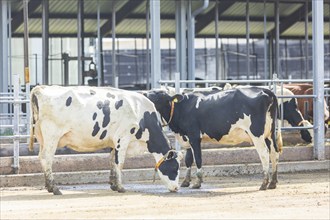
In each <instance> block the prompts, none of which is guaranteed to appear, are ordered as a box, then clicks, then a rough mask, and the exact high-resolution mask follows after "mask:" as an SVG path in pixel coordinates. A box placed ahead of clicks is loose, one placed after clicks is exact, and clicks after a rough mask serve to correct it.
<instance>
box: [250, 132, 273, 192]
mask: <svg viewBox="0 0 330 220" xmlns="http://www.w3.org/2000/svg"><path fill="white" fill-rule="evenodd" d="M251 136H252V141H253V144H254V146H255V147H256V149H257V152H258V154H259V158H260V160H261V164H262V171H263V174H264V180H263V182H262V184H261V186H260V188H259V190H266V189H267V185H268V183H269V150H268V147H267V145H266V142H265V139H264V136H263V135H261V136H260V137H255V136H253V135H251Z"/></svg>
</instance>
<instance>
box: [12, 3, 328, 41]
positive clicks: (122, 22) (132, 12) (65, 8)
mask: <svg viewBox="0 0 330 220" xmlns="http://www.w3.org/2000/svg"><path fill="white" fill-rule="evenodd" d="M10 2H11V8H12V18H13V19H12V24H14V25H13V26H14V28H13V36H22V35H23V21H22V16H18V15H20V14H22V8H23V3H22V1H21V0H12V1H10ZM41 2H42V1H41V0H30V3H29V5H30V8H29V10H30V11H29V14H30V15H29V17H30V19H29V30H30V36H32V37H34V36H41V33H42V20H41V16H42V5H41ZM98 2H99V4H100V11H101V27H102V28H103V29H104V30H105V32H104V33H105V34H107V35H106V36H109V34H110V33H111V20H109V19H111V13H112V8H113V7H112V6H113V4H112V1H111V0H84V16H85V20H84V29H85V36H87V37H91V36H96V33H97V20H96V19H97V3H98ZM218 2H219V11H221V12H222V13H220V14H219V26H218V28H219V34H220V36H224V37H242V38H245V36H246V32H245V26H246V23H245V20H246V1H244V0H218ZM249 2H250V3H249V14H250V34H251V35H252V36H253V37H263V34H264V33H263V32H264V30H263V28H264V24H263V16H264V1H262V0H250V1H249ZM324 2H325V4H324V17H325V21H326V22H325V25H324V30H325V35H326V37H328V36H329V35H330V33H329V26H330V24H329V20H330V19H329V17H330V7H329V4H330V0H324ZM202 3H203V1H201V0H192V8H193V10H196V8H198V7H200V6H201V5H202ZM185 4H188V1H186V2H185ZM309 4H311V1H310V2H309ZM304 5H305V0H285V1H284V0H282V1H280V3H279V13H280V26H283V28H282V31H281V37H290V38H298V37H299V38H301V37H303V36H304V33H305V30H304V28H305V25H304V14H305V8H304ZM146 7H147V1H146V0H120V1H116V7H115V8H116V12H117V18H116V19H117V23H118V24H117V26H116V34H117V36H120V37H144V36H145V33H146V21H145V17H146ZM214 7H215V0H210V3H209V6H208V8H207V9H206V10H205V11H204V12H202V14H201V15H198V16H197V17H196V25H197V24H198V25H199V27H200V28H199V30H198V32H197V33H196V36H197V37H213V36H214V35H215V28H214V25H215V24H214V23H215V22H214V16H215V12H214V10H215V9H214ZM274 7H275V2H274V1H273V0H267V3H266V14H267V31H268V32H269V33H268V34H271V33H272V31H273V29H274V27H275V26H274V13H275V10H274ZM160 9H161V18H162V19H161V34H162V35H163V36H166V37H174V36H175V10H176V2H175V0H160ZM77 14H78V0H49V17H50V21H49V28H50V36H63V37H66V36H67V37H75V36H76V35H77ZM309 17H310V22H309V29H310V30H309V33H310V34H311V7H310V8H309ZM206 20H207V22H206ZM280 28H281V27H280Z"/></svg>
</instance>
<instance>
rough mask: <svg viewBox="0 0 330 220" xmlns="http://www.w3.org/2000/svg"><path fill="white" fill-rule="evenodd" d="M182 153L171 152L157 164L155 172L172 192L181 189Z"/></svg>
mask: <svg viewBox="0 0 330 220" xmlns="http://www.w3.org/2000/svg"><path fill="white" fill-rule="evenodd" d="M182 158H183V154H182V152H177V151H175V150H170V151H169V152H167V153H166V154H165V155H164V156H163V157H162V158H161V159H160V160H159V161H158V162H157V164H156V167H155V170H156V171H157V172H158V175H159V177H160V179H161V180H162V181H163V183H164V184H165V185H166V187H167V188H168V190H169V191H170V192H176V191H178V189H179V176H180V161H181V159H182Z"/></svg>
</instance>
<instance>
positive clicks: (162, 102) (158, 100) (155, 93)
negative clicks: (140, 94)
mask: <svg viewBox="0 0 330 220" xmlns="http://www.w3.org/2000/svg"><path fill="white" fill-rule="evenodd" d="M144 95H145V96H146V97H147V98H148V99H149V100H150V101H152V102H153V103H154V105H155V107H156V110H157V111H158V112H159V113H160V114H161V116H162V117H164V118H165V120H166V121H169V118H170V112H171V106H172V104H173V102H175V103H178V102H181V101H182V100H183V96H182V95H181V94H176V95H173V96H170V95H169V94H168V93H167V91H164V90H151V91H148V92H146V93H144Z"/></svg>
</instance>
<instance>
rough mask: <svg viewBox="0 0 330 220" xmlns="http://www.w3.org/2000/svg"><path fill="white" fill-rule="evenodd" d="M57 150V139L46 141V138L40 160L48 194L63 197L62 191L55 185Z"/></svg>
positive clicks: (41, 149) (40, 152) (41, 148)
mask: <svg viewBox="0 0 330 220" xmlns="http://www.w3.org/2000/svg"><path fill="white" fill-rule="evenodd" d="M56 148H57V139H56V141H55V139H54V140H46V138H44V146H42V147H40V151H39V159H40V163H41V166H42V169H43V171H44V175H45V183H46V188H47V190H48V192H53V194H54V195H62V193H61V191H60V190H59V189H58V187H57V186H56V185H55V182H54V177H53V172H52V165H53V159H54V155H55V151H56Z"/></svg>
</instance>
